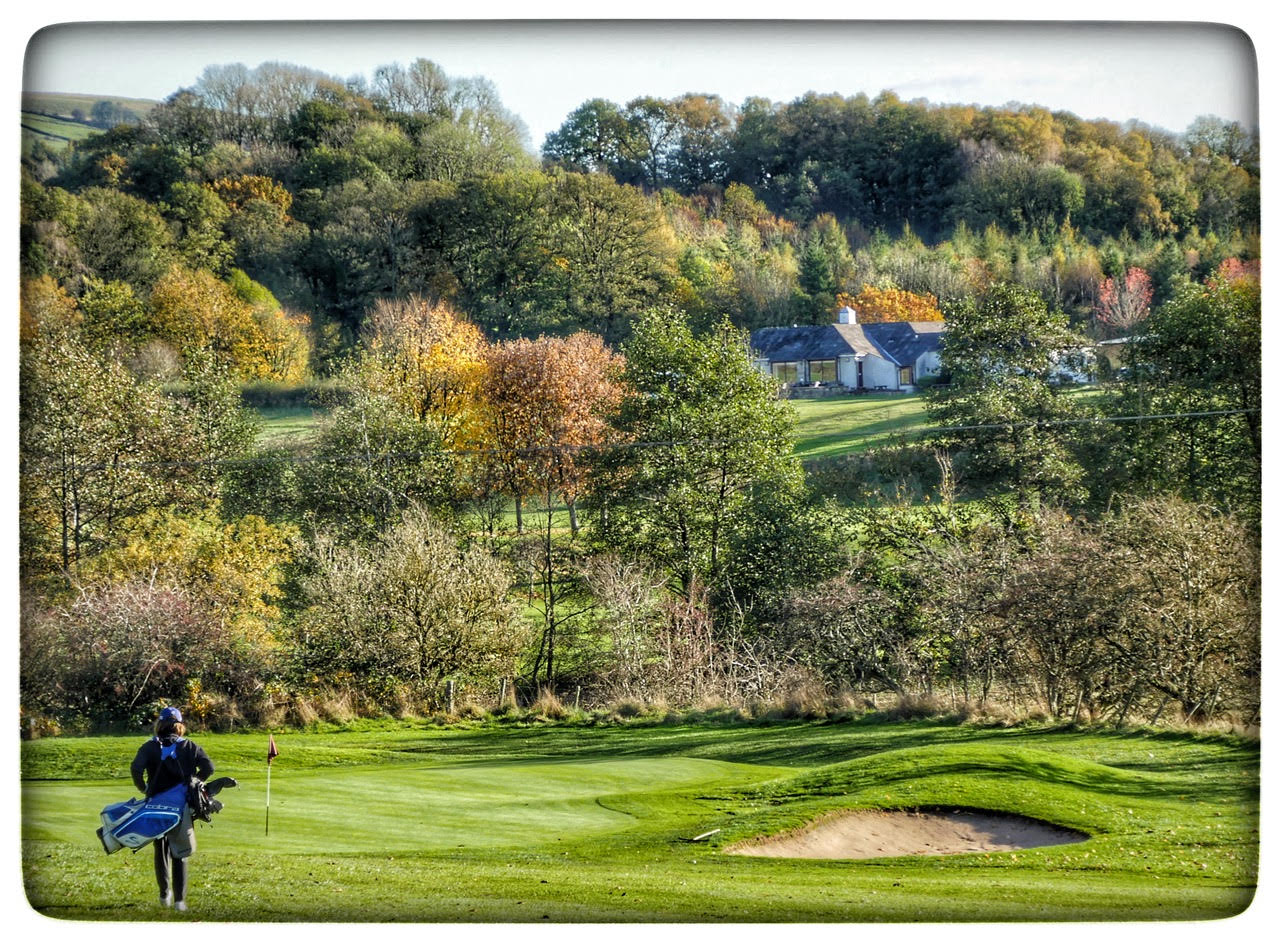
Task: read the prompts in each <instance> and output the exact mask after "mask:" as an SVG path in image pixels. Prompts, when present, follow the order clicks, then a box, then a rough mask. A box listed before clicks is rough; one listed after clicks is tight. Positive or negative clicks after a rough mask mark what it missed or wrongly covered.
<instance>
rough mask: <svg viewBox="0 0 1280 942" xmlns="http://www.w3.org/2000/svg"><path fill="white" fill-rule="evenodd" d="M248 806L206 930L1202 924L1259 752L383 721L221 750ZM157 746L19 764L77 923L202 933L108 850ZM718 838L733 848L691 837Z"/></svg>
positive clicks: (878, 734) (195, 896) (67, 743)
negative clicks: (229, 926) (1046, 828)
mask: <svg viewBox="0 0 1280 942" xmlns="http://www.w3.org/2000/svg"><path fill="white" fill-rule="evenodd" d="M196 738H197V739H198V741H200V742H201V743H202V744H203V745H205V747H206V748H207V749H208V750H209V752H210V754H211V755H212V756H213V757H214V760H215V762H216V763H217V764H218V767H219V774H229V775H233V776H235V777H236V778H238V779H239V780H240V782H241V787H240V788H239V789H237V790H232V791H227V792H224V793H223V796H222V797H223V799H224V800H225V803H226V810H224V811H223V813H222V814H221V815H218V816H217V817H215V818H214V821H213V824H212V825H206V824H201V825H200V826H199V829H198V832H197V834H198V840H199V849H198V851H197V854H196V856H195V857H194V858H193V860H192V864H191V887H190V891H189V894H188V896H189V900H190V903H191V913H190V914H189V916H188V918H190V917H197V918H200V919H208V920H235V921H252V922H264V921H266V922H270V921H291V920H296V921H356V922H359V921H419V922H441V921H513V922H538V921H544V920H550V921H562V922H618V921H682V922H712V921H730V922H743V921H746V922H767V921H918V920H929V921H951V922H954V921H969V920H1117V919H1127V920H1131V919H1206V918H1216V917H1222V916H1227V915H1231V914H1233V913H1237V912H1240V911H1241V910H1243V909H1244V908H1246V907H1247V905H1248V904H1249V901H1250V900H1251V898H1252V895H1253V888H1254V884H1255V881H1256V867H1257V842H1258V833H1257V824H1258V817H1257V815H1258V756H1259V750H1258V746H1257V743H1256V742H1251V741H1245V740H1238V739H1234V738H1229V737H1197V736H1193V735H1190V734H1183V733H1172V732H1165V733H1140V732H1102V731H1096V732H1086V731H1079V730H1066V729H1051V728H1039V727H1027V728H1015V729H1002V728H994V727H967V726H953V725H943V724H938V723H930V722H901V723H885V722H878V721H876V720H874V719H870V718H868V719H863V720H852V721H846V722H842V723H819V722H800V721H789V722H778V723H751V724H748V723H734V724H718V723H713V722H707V723H701V724H689V725H664V724H629V725H622V726H618V725H597V726H592V725H586V724H580V725H568V724H564V725H539V724H528V723H523V722H522V723H519V724H497V723H492V722H490V723H473V724H470V725H468V724H459V725H457V726H455V727H451V728H442V727H435V726H431V725H429V724H426V723H424V722H418V723H386V724H380V725H379V724H362V725H361V726H360V727H358V728H355V729H352V730H349V731H333V732H310V733H287V732H279V733H278V734H277V735H276V742H277V744H278V745H279V748H280V757H279V758H278V759H277V760H276V763H275V768H274V771H273V778H272V792H271V834H270V836H269V837H268V836H265V835H264V833H263V831H264V816H263V801H264V797H265V794H264V787H265V761H264V759H265V754H266V736H265V735H263V734H257V733H245V734H225V735H199V736H197V737H196ZM140 742H141V737H140V736H138V737H130V738H121V737H97V738H84V739H58V740H40V741H36V742H28V743H24V744H23V746H22V812H23V818H22V837H23V872H24V880H25V884H26V889H27V894H28V898H29V900H30V902H31V904H32V905H33V906H34V907H35V908H36V909H37V910H38V911H40V912H42V913H44V914H46V915H48V916H52V917H55V918H63V919H92V920H124V921H129V920H146V919H156V918H182V917H179V916H176V915H175V914H171V913H167V912H165V911H162V910H159V909H158V908H157V907H156V906H155V904H154V902H153V896H154V884H153V878H152V874H151V854H150V852H149V851H144V852H142V853H139V854H136V855H135V854H132V853H130V852H128V851H121V852H120V853H118V854H115V855H112V856H110V857H108V856H107V855H106V854H104V853H103V852H102V849H101V847H100V846H99V845H98V842H97V838H96V837H95V836H94V833H93V830H94V828H95V827H96V826H97V823H98V821H97V813H98V811H99V810H100V809H101V807H102V806H103V805H105V804H107V803H108V802H111V801H117V800H121V799H122V798H124V797H126V796H127V795H128V794H129V793H130V788H129V786H128V784H127V781H128V774H127V766H128V763H129V761H130V759H131V758H132V756H133V753H134V751H135V749H136V747H137V745H138V744H139V743H140ZM928 805H943V806H964V807H973V808H986V809H991V810H997V811H1007V812H1015V813H1021V814H1026V815H1030V816H1033V817H1039V818H1042V819H1045V820H1049V821H1052V822H1054V823H1057V824H1061V825H1065V826H1069V827H1074V828H1079V829H1081V830H1084V831H1086V832H1088V833H1089V834H1091V835H1092V837H1091V838H1090V839H1089V840H1088V841H1086V842H1084V843H1077V844H1067V845H1060V846H1058V847H1045V848H1041V849H1032V850H1026V851H1019V852H1016V853H992V854H968V855H961V856H952V857H899V858H892V859H881V860H864V861H839V860H826V861H816V860H788V859H771V858H761V857H740V856H733V855H728V854H724V853H722V852H721V851H722V848H724V847H725V846H726V845H728V844H730V843H732V842H734V841H736V840H739V839H742V838H745V837H749V836H753V835H756V834H761V833H770V832H775V831H779V830H784V829H788V828H792V827H796V826H799V825H801V824H803V823H805V822H806V821H808V820H811V819H812V818H813V817H814V816H816V815H819V814H822V813H824V812H827V811H831V810H834V809H838V808H847V807H890V808H892V807H918V806H928ZM715 828H719V829H720V831H719V833H717V834H715V835H713V836H712V837H711V838H710V839H708V840H705V841H703V842H699V843H693V842H691V841H690V838H692V837H694V836H696V835H699V834H702V833H703V832H706V831H710V830H713V829H715Z"/></svg>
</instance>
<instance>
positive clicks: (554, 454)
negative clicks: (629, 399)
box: [482, 332, 622, 533]
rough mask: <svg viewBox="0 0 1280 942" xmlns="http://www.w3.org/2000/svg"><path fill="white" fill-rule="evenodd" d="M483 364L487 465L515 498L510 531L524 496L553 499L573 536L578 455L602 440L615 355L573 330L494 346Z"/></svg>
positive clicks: (618, 394) (618, 365) (613, 399)
mask: <svg viewBox="0 0 1280 942" xmlns="http://www.w3.org/2000/svg"><path fill="white" fill-rule="evenodd" d="M485 364H486V369H485V372H484V378H483V386H482V400H483V409H482V412H483V420H482V421H483V427H484V432H483V439H484V441H485V442H486V444H487V445H488V448H489V449H490V450H489V451H488V452H487V454H488V456H489V461H488V462H487V465H488V468H489V469H490V473H491V474H492V476H493V480H494V481H495V483H496V484H497V486H498V488H499V489H500V490H501V491H502V492H504V493H506V494H508V495H510V496H512V497H514V498H515V499H516V508H517V527H522V525H523V521H522V520H521V518H520V503H521V500H522V499H523V497H524V496H526V495H528V494H531V493H535V492H539V493H543V494H545V495H547V496H548V498H549V497H550V495H551V494H553V493H558V494H559V495H560V496H561V497H562V498H563V499H564V501H565V503H566V504H567V505H568V507H569V515H570V525H571V527H572V529H573V531H574V532H575V533H576V532H577V529H578V522H577V514H576V512H575V504H576V501H577V498H578V496H579V494H580V493H581V491H582V489H583V487H584V484H585V475H586V471H585V467H586V465H585V462H584V460H583V457H584V456H583V452H584V451H585V450H586V449H589V448H592V447H594V446H598V445H600V444H602V443H603V442H604V441H605V439H606V436H607V434H608V424H607V422H606V419H605V417H606V415H607V414H608V413H609V412H610V411H612V410H613V409H614V408H615V407H616V406H617V404H618V403H619V402H620V401H621V398H622V385H621V383H620V380H619V377H620V375H621V372H622V357H620V356H619V355H618V354H616V353H613V352H612V351H610V350H609V348H608V347H606V346H605V345H604V342H603V341H602V340H601V339H600V338H599V337H598V336H596V335H595V334H589V333H583V332H580V333H576V334H574V335H572V336H571V337H566V338H560V337H539V338H538V339H537V340H527V339H521V340H511V341H507V342H505V343H500V344H496V345H495V346H492V347H490V348H489V349H488V350H487V351H486V354H485ZM548 503H549V500H548Z"/></svg>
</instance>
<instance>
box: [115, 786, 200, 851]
mask: <svg viewBox="0 0 1280 942" xmlns="http://www.w3.org/2000/svg"><path fill="white" fill-rule="evenodd" d="M186 805H187V786H186V785H175V786H173V788H170V789H167V790H166V791H162V792H161V793H160V794H158V795H153V796H152V797H150V798H146V799H140V798H130V799H129V800H128V801H118V802H116V803H115V804H111V805H107V806H106V807H105V808H103V809H102V827H100V828H98V840H100V841H102V849H103V850H105V851H106V852H107V853H108V854H114V853H115V852H116V851H118V850H120V848H122V847H129V848H132V849H133V850H138V849H139V848H142V847H146V846H147V845H148V844H150V843H151V842H152V841H154V840H156V839H157V838H161V837H164V836H165V835H166V834H168V833H169V832H170V831H172V830H173V829H174V828H176V827H177V826H178V825H179V824H180V823H181V822H182V810H183V809H184V808H185V807H186Z"/></svg>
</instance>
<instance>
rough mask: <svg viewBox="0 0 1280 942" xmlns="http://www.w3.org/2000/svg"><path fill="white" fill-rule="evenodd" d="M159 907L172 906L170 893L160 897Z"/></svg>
mask: <svg viewBox="0 0 1280 942" xmlns="http://www.w3.org/2000/svg"><path fill="white" fill-rule="evenodd" d="M160 905H161V906H172V905H173V894H172V893H166V894H164V896H162V897H160Z"/></svg>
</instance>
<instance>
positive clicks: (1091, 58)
mask: <svg viewBox="0 0 1280 942" xmlns="http://www.w3.org/2000/svg"><path fill="white" fill-rule="evenodd" d="M347 9H348V10H351V9H352V8H351V7H350V6H348V7H347ZM419 9H422V8H421V7H420V8H419ZM795 9H796V11H797V13H803V11H804V10H805V9H806V8H805V7H804V6H803V5H801V6H799V7H796V8H795ZM55 12H56V11H55ZM120 13H121V14H122V21H120V22H115V23H76V22H68V21H66V20H63V21H62V22H63V25H53V26H48V27H47V28H45V29H43V30H41V31H39V32H35V34H34V37H32V33H33V32H34V31H35V28H36V27H33V29H32V30H29V31H28V32H27V36H28V37H30V42H29V43H27V45H26V48H25V52H26V57H25V65H24V71H23V87H24V88H25V89H27V90H31V91H53V92H80V93H86V94H92V95H103V96H106V95H111V96H120V97H137V98H151V99H160V98H163V97H165V96H166V95H168V94H169V93H171V92H173V91H175V90H176V89H178V88H180V87H182V86H185V85H191V84H192V83H194V82H195V81H196V79H197V78H198V77H199V75H200V73H201V71H202V70H203V68H204V67H205V66H206V65H210V64H225V63H232V62H240V63H243V64H245V65H247V66H249V67H254V66H256V65H258V64H260V63H262V62H266V61H283V62H291V63H295V64H298V65H305V66H309V67H311V68H315V69H319V70H321V71H324V72H326V73H329V74H331V75H334V76H337V77H340V78H346V77H349V76H352V75H357V74H358V75H363V76H365V77H372V75H373V71H374V69H375V68H376V67H377V66H379V65H383V64H387V63H391V62H401V63H406V64H407V63H408V62H410V61H412V60H413V59H415V58H419V57H422V58H427V59H432V60H434V61H435V62H437V63H439V64H440V65H441V67H443V68H444V70H445V71H446V72H448V73H449V74H450V75H455V76H470V75H483V76H485V77H486V78H488V79H490V80H491V81H493V82H494V84H495V85H496V86H497V88H498V91H499V94H500V95H501V97H502V100H503V102H504V104H506V106H507V107H508V108H510V109H511V110H512V111H514V112H515V113H516V114H518V115H519V116H520V117H521V118H522V119H523V120H524V121H525V123H526V125H527V126H528V128H529V132H530V143H531V144H532V145H533V147H535V148H536V147H538V146H539V145H541V143H542V141H543V138H544V137H545V136H546V134H547V133H548V132H549V131H552V130H554V129H555V128H556V127H558V126H559V125H560V123H561V122H562V121H563V120H564V118H565V116H566V115H567V114H568V113H569V112H570V111H572V110H573V109H574V108H575V107H577V106H578V105H579V104H581V103H582V102H583V101H585V100H587V99H589V98H594V97H601V98H607V99H610V100H612V101H615V102H618V103H619V104H622V103H625V102H626V101H627V100H629V99H631V98H633V97H635V96H637V95H641V94H651V95H657V96H660V97H670V96H675V95H680V94H683V93H684V92H690V91H695V92H708V93H716V94H719V95H720V96H721V97H722V98H724V99H726V100H727V101H730V102H732V103H734V104H741V103H742V102H743V101H744V100H745V99H746V98H748V97H749V96H762V97H766V98H769V99H772V100H774V101H790V100H792V99H794V98H795V97H797V96H799V95H802V94H804V93H805V92H807V91H817V92H837V93H839V94H842V95H852V94H856V93H858V92H865V93H867V94H868V95H872V96H874V95H875V94H877V93H879V92H880V91H882V90H885V89H891V90H893V91H894V92H896V93H897V94H898V95H899V96H900V97H902V98H904V99H911V98H925V99H927V100H929V101H930V102H935V103H943V102H965V103H968V102H972V103H977V104H980V105H1002V104H1005V103H1008V102H1015V101H1016V102H1024V103H1034V104H1041V105H1045V106H1047V107H1049V108H1051V109H1054V110H1059V109H1061V110H1066V111H1071V112H1074V113H1076V114H1077V115H1079V116H1081V117H1084V118H1099V117H1100V118H1109V119H1112V120H1116V121H1126V120H1129V119H1137V120H1139V121H1142V122H1144V123H1146V124H1151V125H1156V126H1158V127H1163V128H1166V129H1168V130H1171V131H1182V130H1185V129H1186V127H1187V125H1188V124H1189V123H1190V122H1191V121H1192V120H1193V119H1194V118H1195V117H1196V116H1197V115H1202V114H1215V115H1218V116H1219V117H1223V118H1226V119H1228V120H1236V121H1240V122H1241V123H1243V124H1246V125H1249V126H1255V125H1256V124H1257V120H1258V66H1257V60H1256V57H1255V52H1254V46H1253V44H1252V42H1251V41H1250V38H1249V36H1247V35H1246V34H1245V33H1243V32H1241V31H1240V30H1238V29H1236V28H1234V27H1229V26H1216V25H1212V24H1204V23H1157V22H1128V23H1124V22H1118V23H1052V22H1021V23H1008V22H1005V23H998V22H996V23H978V22H968V23H965V22H951V23H938V22H927V21H919V22H879V23H878V22H853V21H848V20H835V21H824V22H812V21H810V22H803V21H800V22H762V21H755V22H750V21H749V22H724V21H675V22H666V23H653V22H623V21H616V20H615V21H604V22H582V21H576V22H574V21H562V22H555V21H541V22H510V21H506V22H503V21H454V22H422V21H417V22H385V21H384V22H337V23H335V22H314V21H294V22H274V23H272V22H256V23H254V22H230V21H228V22H207V23H164V22H136V21H135V22H127V21H124V20H123V15H124V14H125V11H124V10H121V11H120ZM48 22H49V23H53V24H57V23H58V22H59V18H57V17H56V16H55V17H51V18H50V19H49V21H48ZM39 25H42V24H37V27H38V26H39Z"/></svg>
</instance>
